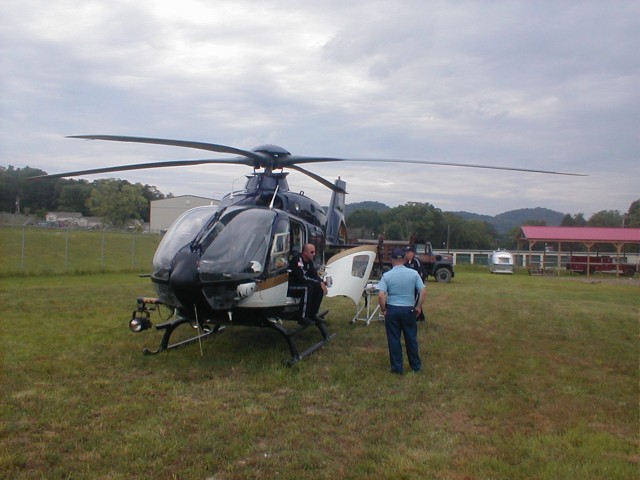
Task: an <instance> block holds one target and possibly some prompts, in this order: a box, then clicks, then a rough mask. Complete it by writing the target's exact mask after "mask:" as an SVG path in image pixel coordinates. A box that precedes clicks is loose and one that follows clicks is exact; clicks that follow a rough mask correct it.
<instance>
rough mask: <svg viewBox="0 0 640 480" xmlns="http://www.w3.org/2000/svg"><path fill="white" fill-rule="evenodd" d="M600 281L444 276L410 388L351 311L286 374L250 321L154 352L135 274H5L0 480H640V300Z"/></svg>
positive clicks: (336, 303)
mask: <svg viewBox="0 0 640 480" xmlns="http://www.w3.org/2000/svg"><path fill="white" fill-rule="evenodd" d="M585 280H586V279H584V278H578V277H572V278H568V277H562V278H556V277H529V276H526V275H515V276H495V275H490V274H488V273H486V271H484V270H474V269H473V268H469V269H468V270H465V269H460V270H459V272H458V274H457V275H456V278H455V281H454V282H453V283H450V284H436V283H432V282H430V283H429V286H428V287H429V288H428V300H427V304H428V308H427V310H428V322H427V325H426V327H425V326H424V325H421V330H420V332H419V340H420V342H421V349H422V350H421V351H422V356H423V362H424V364H425V367H426V368H425V371H424V372H423V373H421V374H418V375H415V374H407V375H405V376H402V377H398V376H395V375H392V374H390V373H388V357H387V350H386V342H385V336H384V326H383V325H382V324H381V323H380V322H374V323H372V324H371V325H369V326H368V327H367V326H364V324H363V323H357V324H351V323H350V320H351V318H352V317H353V315H354V313H355V307H354V306H353V304H352V303H351V302H350V300H345V299H332V298H329V299H325V303H324V305H325V306H326V307H329V308H331V312H330V314H329V317H328V318H329V326H330V329H331V330H332V331H333V332H335V333H336V334H337V335H336V337H335V338H334V339H333V340H332V341H331V342H330V343H329V344H328V345H327V346H325V347H324V348H323V349H321V350H319V351H318V352H316V353H315V354H313V355H312V356H310V357H308V358H306V359H305V360H304V361H302V362H300V363H299V364H297V365H295V366H294V367H292V368H288V367H285V366H283V365H282V363H281V360H282V359H284V358H286V357H287V355H288V349H287V347H286V344H285V342H284V341H283V340H282V339H281V338H279V336H278V335H277V334H276V333H275V332H271V331H266V330H262V329H249V328H242V327H236V328H227V330H226V331H225V332H224V333H223V334H221V335H220V336H217V337H215V338H212V339H210V340H207V341H206V342H204V343H203V344H202V347H203V355H202V356H201V354H200V349H199V347H198V345H192V346H189V347H187V348H184V349H179V350H175V351H171V352H166V353H163V354H162V355H158V356H143V355H142V353H141V350H142V348H143V347H144V346H150V347H155V346H156V345H157V342H158V341H159V337H158V333H157V332H155V331H151V332H144V333H143V334H139V335H134V334H132V333H130V332H129V330H128V328H127V324H128V320H129V318H130V316H131V311H132V310H133V309H134V308H135V297H136V296H138V295H141V294H153V291H152V289H151V286H150V284H149V282H148V279H141V278H138V277H137V276H136V275H134V274H94V275H76V276H72V275H68V276H41V277H35V276H33V277H31V276H19V277H8V278H1V279H0V300H1V302H0V305H2V316H1V320H0V327H1V328H2V336H1V337H0V338H1V345H0V346H1V348H2V353H3V362H2V423H1V435H0V477H1V478H12V479H13V478H16V479H33V478H45V479H58V478H60V479H62V478H73V479H95V478H104V479H107V478H108V479H113V478H127V479H131V478H133V479H146V478H154V479H155V478H157V479H164V478H168V479H169V478H180V479H216V480H222V479H245V478H284V479H306V478H309V479H311V478H327V479H328V478H331V479H334V478H352V479H355V478H388V479H398V478H406V479H413V478H416V479H418V478H420V479H459V480H468V479H489V478H493V479H532V478H534V479H554V480H555V479H600V478H603V479H604V478H606V479H632V478H638V471H639V466H640V465H639V463H640V455H639V438H638V437H639V435H638V429H639V410H638V400H639V364H638V359H639V344H638V340H639V317H640V295H639V293H640V287H639V286H638V282H637V281H633V280H628V279H621V280H615V279H604V280H601V281H600V280H595V281H585ZM304 335H306V338H304V340H305V341H306V340H309V342H311V340H312V337H315V332H312V331H311V329H308V330H306V331H305V332H304Z"/></svg>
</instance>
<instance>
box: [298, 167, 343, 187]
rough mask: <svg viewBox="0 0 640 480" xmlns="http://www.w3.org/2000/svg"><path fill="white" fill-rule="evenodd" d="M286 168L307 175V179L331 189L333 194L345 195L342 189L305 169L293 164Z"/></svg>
mask: <svg viewBox="0 0 640 480" xmlns="http://www.w3.org/2000/svg"><path fill="white" fill-rule="evenodd" d="M287 168H290V169H291V170H296V171H298V172H300V173H304V174H305V175H307V176H309V177H311V178H313V179H314V180H315V181H316V182H320V183H321V184H322V185H324V186H325V187H327V188H330V189H331V190H333V191H334V192H337V193H347V192H346V191H345V190H344V189H342V188H340V187H338V186H336V185H334V184H333V183H331V182H330V181H328V180H325V179H324V178H322V177H321V176H319V175H316V174H315V173H313V172H310V171H309V170H305V169H304V168H302V167H298V166H297V165H295V164H291V165H288V166H287Z"/></svg>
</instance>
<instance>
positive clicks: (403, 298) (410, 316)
mask: <svg viewBox="0 0 640 480" xmlns="http://www.w3.org/2000/svg"><path fill="white" fill-rule="evenodd" d="M391 264H392V265H393V268H392V269H391V270H389V271H388V272H387V273H385V274H384V275H383V276H382V279H381V280H380V282H378V303H379V304H380V311H381V312H382V313H383V315H384V325H385V329H386V331H387V343H388V345H389V360H390V362H391V371H392V372H393V373H397V374H400V375H401V374H402V373H404V366H403V360H402V342H401V339H400V335H401V334H402V335H404V343H405V346H406V348H407V358H408V359H409V366H410V367H411V370H413V371H414V372H419V371H420V370H422V361H421V360H420V355H419V352H418V324H417V323H416V317H417V316H419V315H420V314H421V313H422V304H423V303H424V298H425V296H426V289H425V286H424V282H423V281H422V279H421V278H420V275H419V274H418V272H416V271H415V270H412V269H410V268H407V267H405V266H404V251H403V250H402V249H400V248H396V249H394V250H393V252H391ZM416 292H419V296H418V301H417V302H416V300H415V298H416V297H415V295H416Z"/></svg>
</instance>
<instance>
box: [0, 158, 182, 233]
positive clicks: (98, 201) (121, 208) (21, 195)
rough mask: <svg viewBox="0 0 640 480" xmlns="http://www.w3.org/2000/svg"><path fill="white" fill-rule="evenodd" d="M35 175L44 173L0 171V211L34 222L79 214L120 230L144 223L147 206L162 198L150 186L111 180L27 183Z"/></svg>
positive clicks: (14, 170)
mask: <svg viewBox="0 0 640 480" xmlns="http://www.w3.org/2000/svg"><path fill="white" fill-rule="evenodd" d="M38 175H46V172H45V171H43V170H40V169H37V168H30V167H25V168H14V167H12V166H9V167H7V168H5V169H1V170H0V211H2V212H10V213H21V214H26V215H35V216H37V217H38V218H44V217H45V216H46V214H47V212H80V213H82V215H83V216H85V217H98V218H100V219H102V220H103V221H104V222H106V223H107V224H109V225H112V226H115V227H120V226H123V225H125V223H126V222H127V221H129V220H142V221H144V222H148V221H149V215H150V202H151V201H152V200H160V199H163V198H166V196H165V195H164V194H163V193H162V192H160V191H159V190H158V189H157V188H156V187H154V186H152V185H142V184H141V183H135V184H132V183H130V182H128V181H126V180H119V179H114V178H109V179H102V180H94V181H92V182H89V181H87V180H75V179H66V178H57V179H36V180H27V179H28V178H29V177H34V176H38ZM169 196H171V194H169Z"/></svg>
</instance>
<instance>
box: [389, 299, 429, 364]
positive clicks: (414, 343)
mask: <svg viewBox="0 0 640 480" xmlns="http://www.w3.org/2000/svg"><path fill="white" fill-rule="evenodd" d="M384 326H385V329H386V331H387V343H388V345H389V361H390V362H391V370H392V371H393V372H396V373H403V372H404V365H403V360H402V340H401V336H404V343H405V346H406V347H407V358H408V359H409V366H410V367H411V370H413V371H419V370H421V369H422V361H421V360H420V355H419V352H418V324H417V323H416V314H415V310H414V309H413V308H412V307H396V306H394V305H387V314H386V315H385V317H384Z"/></svg>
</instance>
